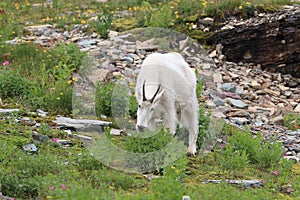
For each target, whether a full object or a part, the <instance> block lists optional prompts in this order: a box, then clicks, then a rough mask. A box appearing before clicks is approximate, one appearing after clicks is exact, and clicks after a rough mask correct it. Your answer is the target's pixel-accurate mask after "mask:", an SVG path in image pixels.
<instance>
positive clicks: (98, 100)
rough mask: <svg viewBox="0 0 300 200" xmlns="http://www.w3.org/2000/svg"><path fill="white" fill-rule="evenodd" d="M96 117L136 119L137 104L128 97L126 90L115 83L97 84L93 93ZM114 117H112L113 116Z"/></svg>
mask: <svg viewBox="0 0 300 200" xmlns="http://www.w3.org/2000/svg"><path fill="white" fill-rule="evenodd" d="M95 107H96V115H97V116H98V117H99V116H101V115H105V116H108V117H133V118H134V117H136V112H137V108H138V103H137V101H136V98H135V96H133V95H131V96H128V88H127V87H126V86H124V85H121V84H119V83H115V82H108V83H106V84H105V83H102V82H97V85H96V92H95ZM113 115H114V116H113Z"/></svg>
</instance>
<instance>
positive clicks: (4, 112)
mask: <svg viewBox="0 0 300 200" xmlns="http://www.w3.org/2000/svg"><path fill="white" fill-rule="evenodd" d="M19 111H20V109H2V108H0V115H9V114H12V113H14V112H19Z"/></svg>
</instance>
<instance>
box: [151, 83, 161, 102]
mask: <svg viewBox="0 0 300 200" xmlns="http://www.w3.org/2000/svg"><path fill="white" fill-rule="evenodd" d="M159 89H160V84H159V85H158V88H157V90H156V92H155V94H154V95H153V97H152V99H151V100H150V102H151V103H152V102H153V100H154V99H155V97H156V95H157V94H158V92H159Z"/></svg>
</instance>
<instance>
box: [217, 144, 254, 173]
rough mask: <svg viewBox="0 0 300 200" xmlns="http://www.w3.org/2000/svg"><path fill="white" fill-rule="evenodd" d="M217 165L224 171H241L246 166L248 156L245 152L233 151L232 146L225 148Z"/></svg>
mask: <svg viewBox="0 0 300 200" xmlns="http://www.w3.org/2000/svg"><path fill="white" fill-rule="evenodd" d="M218 159H219V163H220V165H221V167H222V168H223V169H225V170H241V169H244V168H245V167H246V166H247V163H248V162H249V160H248V155H247V153H246V151H245V150H236V151H235V150H234V147H233V146H232V145H228V146H226V149H225V150H224V151H223V152H222V153H221V155H220V156H219V158H218Z"/></svg>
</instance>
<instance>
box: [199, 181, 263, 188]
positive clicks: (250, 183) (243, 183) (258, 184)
mask: <svg viewBox="0 0 300 200" xmlns="http://www.w3.org/2000/svg"><path fill="white" fill-rule="evenodd" d="M222 182H226V183H228V184H233V185H241V186H243V187H245V188H253V187H262V186H263V181H262V180H207V181H204V182H202V184H207V183H215V184H220V183H222Z"/></svg>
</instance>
